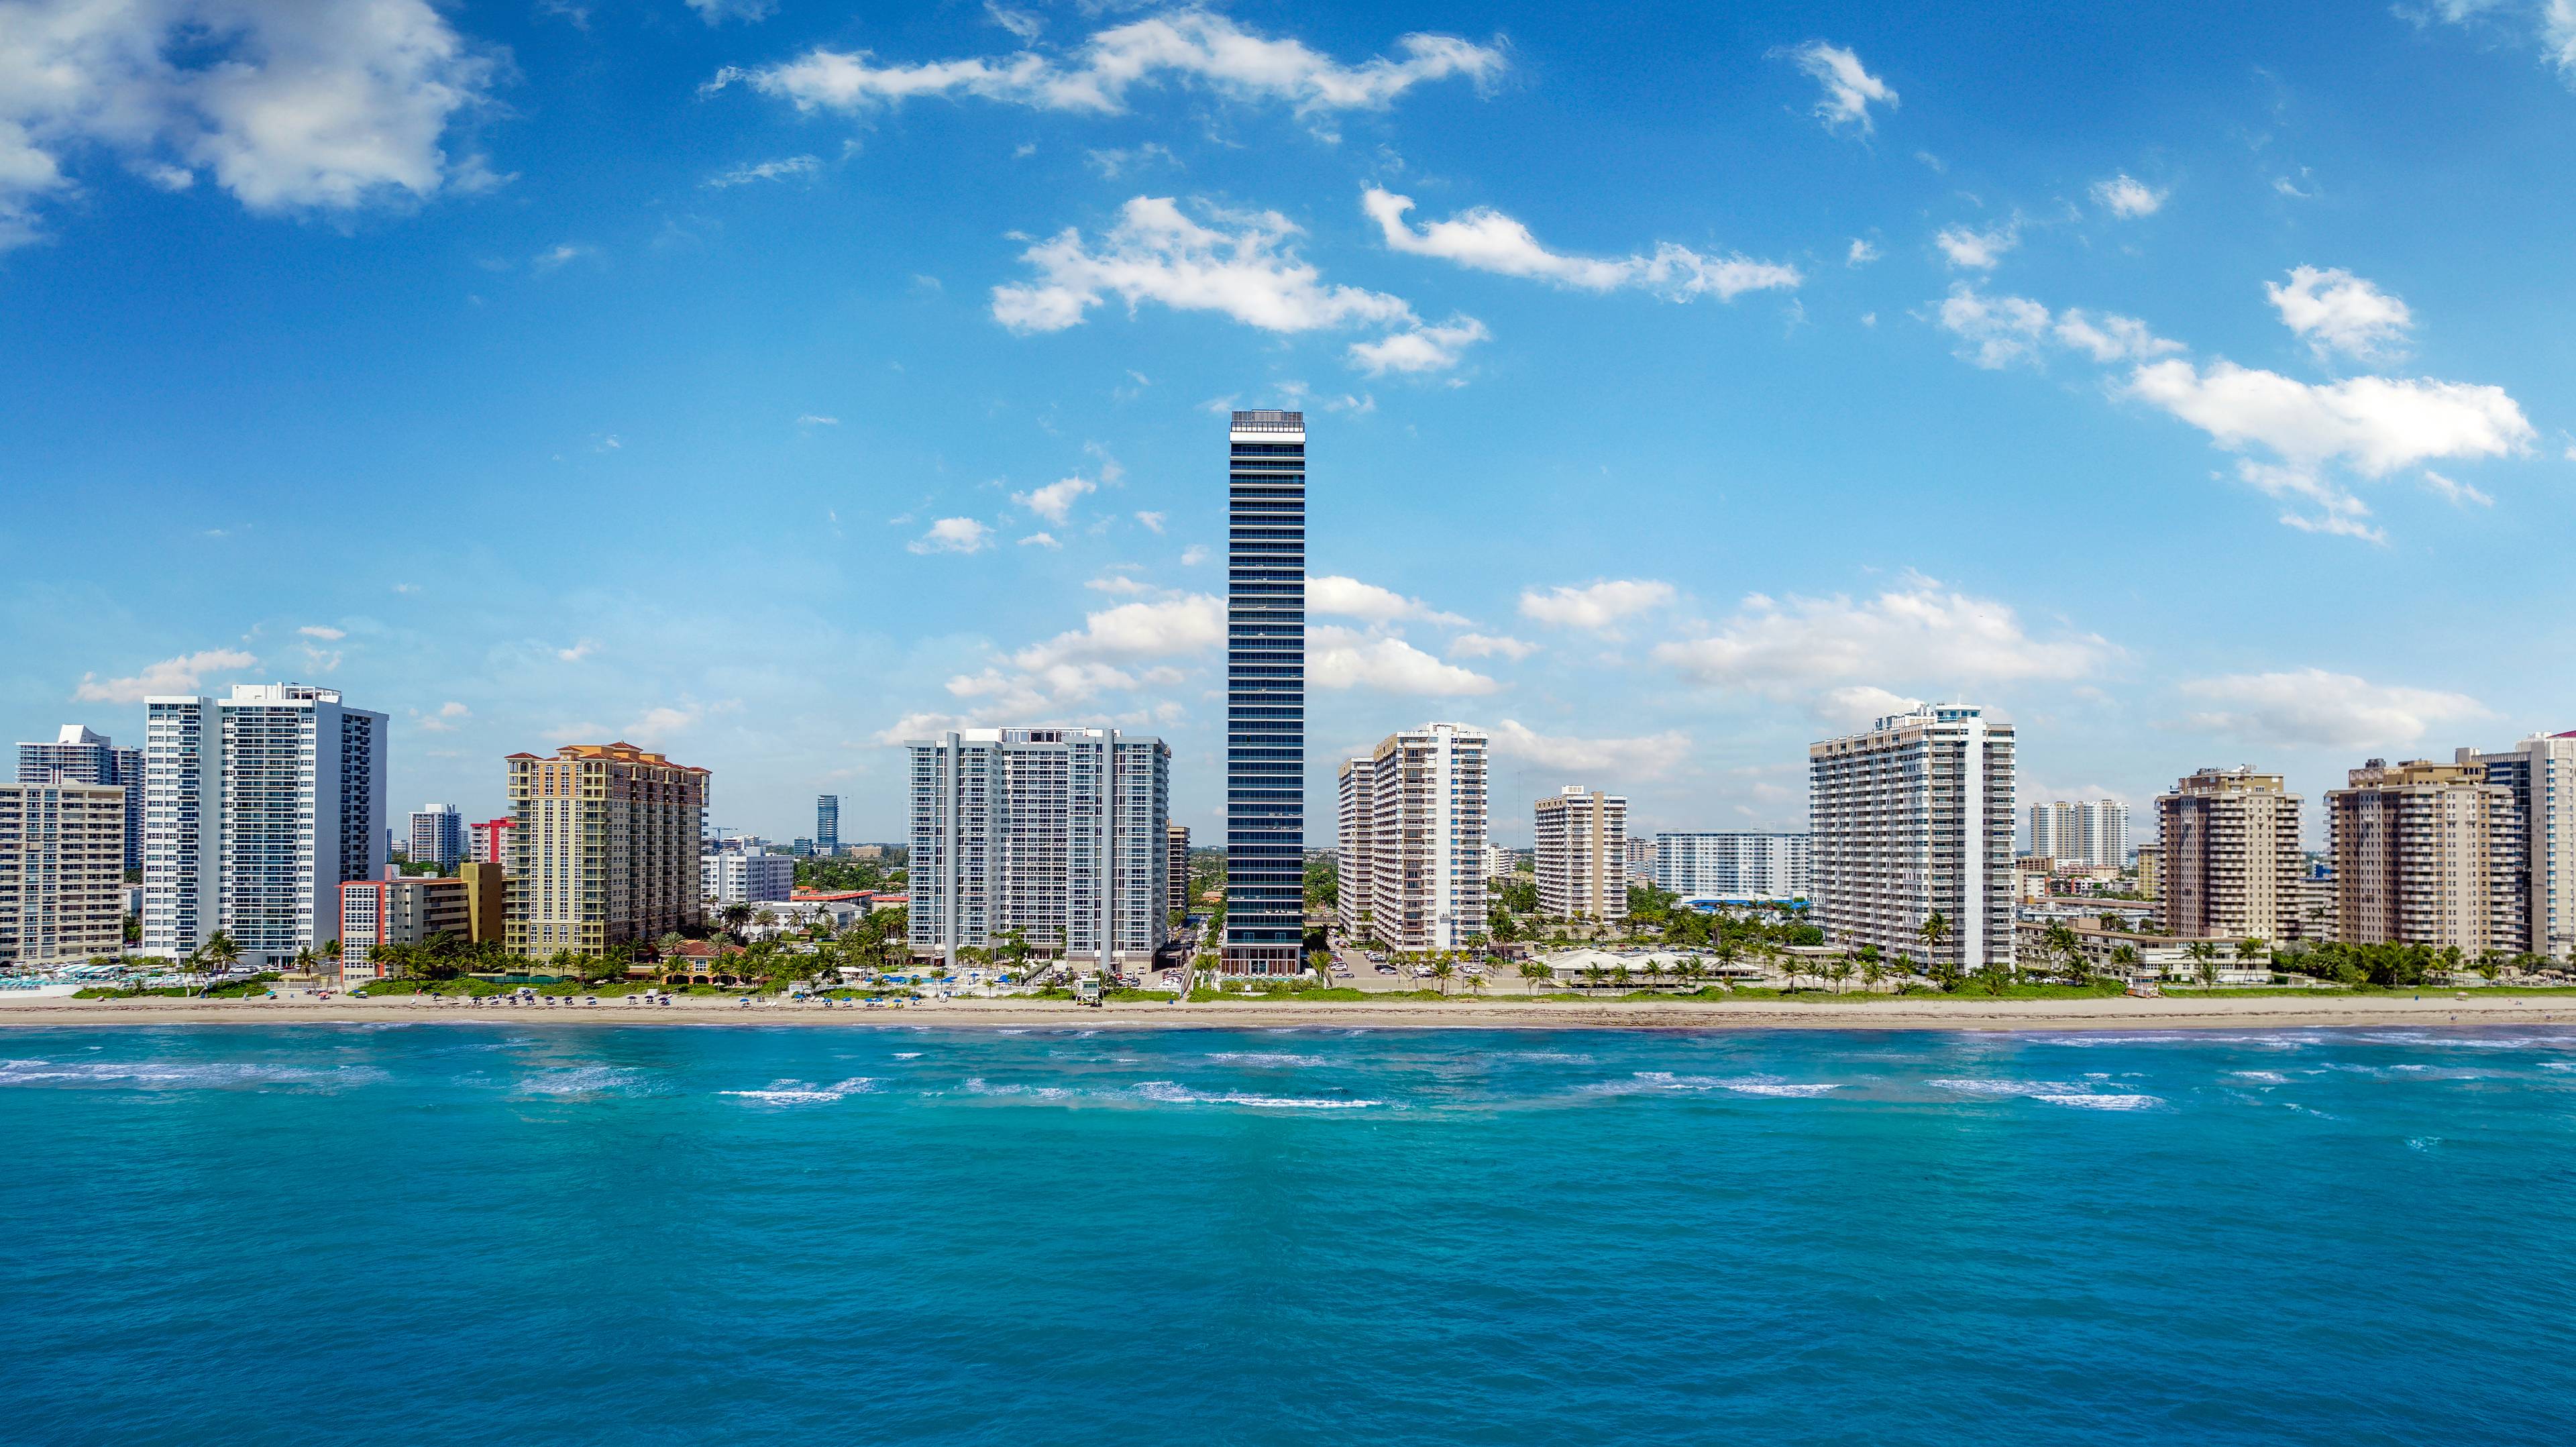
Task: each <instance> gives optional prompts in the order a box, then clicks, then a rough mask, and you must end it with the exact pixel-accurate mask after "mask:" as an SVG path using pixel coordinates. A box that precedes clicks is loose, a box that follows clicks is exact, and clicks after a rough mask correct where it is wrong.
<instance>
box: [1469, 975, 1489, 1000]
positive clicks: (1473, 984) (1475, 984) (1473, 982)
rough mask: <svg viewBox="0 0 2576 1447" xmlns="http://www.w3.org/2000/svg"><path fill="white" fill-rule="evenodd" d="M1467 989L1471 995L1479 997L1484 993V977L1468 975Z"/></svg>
mask: <svg viewBox="0 0 2576 1447" xmlns="http://www.w3.org/2000/svg"><path fill="white" fill-rule="evenodd" d="M1467 989H1468V991H1469V992H1470V993H1472V994H1478V995H1481V994H1483V993H1485V977H1484V976H1483V975H1469V976H1468V977H1467Z"/></svg>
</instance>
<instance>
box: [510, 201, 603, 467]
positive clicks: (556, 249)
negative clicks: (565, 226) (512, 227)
mask: <svg viewBox="0 0 2576 1447" xmlns="http://www.w3.org/2000/svg"><path fill="white" fill-rule="evenodd" d="M598 254H599V248H597V247H595V246H584V245H582V244H581V243H579V242H576V241H565V242H559V243H557V244H556V245H554V246H552V247H549V248H547V249H546V250H544V251H541V252H538V253H537V254H536V256H535V257H533V258H532V259H530V260H529V262H528V269H529V270H530V271H533V272H535V273H537V274H538V275H540V276H543V275H544V274H545V273H547V272H550V271H553V270H555V269H556V268H558V267H561V266H564V265H566V264H568V263H570V262H575V261H579V260H580V259H582V258H583V257H585V256H597V255H598ZM608 445H609V446H610V447H615V446H616V445H617V439H616V438H614V437H611V438H609V439H608Z"/></svg>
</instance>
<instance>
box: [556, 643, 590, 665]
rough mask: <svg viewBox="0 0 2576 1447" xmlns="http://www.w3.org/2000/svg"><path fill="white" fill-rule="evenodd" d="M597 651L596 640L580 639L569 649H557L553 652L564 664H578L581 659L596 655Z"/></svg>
mask: <svg viewBox="0 0 2576 1447" xmlns="http://www.w3.org/2000/svg"><path fill="white" fill-rule="evenodd" d="M598 651H599V640H598V639H596V638H584V639H581V640H579V641H578V642H576V643H574V644H573V646H571V647H570V648H558V649H556V650H555V657H557V658H559V659H561V660H562V661H564V662H566V663H579V662H581V661H582V660H583V659H585V658H588V657H589V656H590V655H592V654H594V653H597V652H598Z"/></svg>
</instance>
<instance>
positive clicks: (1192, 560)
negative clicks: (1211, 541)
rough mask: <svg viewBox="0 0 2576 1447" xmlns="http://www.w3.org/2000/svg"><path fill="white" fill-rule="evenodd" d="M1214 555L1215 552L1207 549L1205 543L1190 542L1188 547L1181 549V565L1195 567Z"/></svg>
mask: <svg viewBox="0 0 2576 1447" xmlns="http://www.w3.org/2000/svg"><path fill="white" fill-rule="evenodd" d="M1214 556H1215V554H1213V553H1211V552H1209V551H1208V548H1207V545H1206V544H1204V543H1192V544H1190V545H1189V546H1188V547H1186V548H1183V549H1181V566H1182V567H1184V568H1195V567H1197V566H1198V565H1199V564H1201V563H1204V562H1206V561H1207V560H1208V559H1209V558H1211V557H1214Z"/></svg>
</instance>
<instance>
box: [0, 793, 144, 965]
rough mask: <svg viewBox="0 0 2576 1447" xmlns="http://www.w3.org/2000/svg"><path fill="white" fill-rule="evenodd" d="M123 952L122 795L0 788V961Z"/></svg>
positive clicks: (72, 960)
mask: <svg viewBox="0 0 2576 1447" xmlns="http://www.w3.org/2000/svg"><path fill="white" fill-rule="evenodd" d="M55 777H56V778H57V779H59V778H60V777H61V776H60V774H59V773H57V774H56V775H55ZM124 952H125V790H124V789H122V788H120V787H118V786H117V785H114V784H81V783H61V782H56V783H44V784H0V964H5V965H17V966H21V967H45V966H52V965H64V964H77V963H79V962H80V961H82V960H86V959H88V958H90V957H91V956H93V955H118V954H123V953H124Z"/></svg>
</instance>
